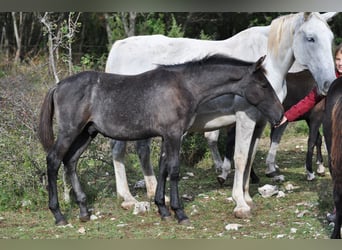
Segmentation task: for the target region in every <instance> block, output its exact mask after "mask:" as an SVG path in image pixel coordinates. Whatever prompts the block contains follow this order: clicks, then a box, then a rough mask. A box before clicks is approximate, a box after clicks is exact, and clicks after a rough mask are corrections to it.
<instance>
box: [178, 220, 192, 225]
mask: <svg viewBox="0 0 342 250" xmlns="http://www.w3.org/2000/svg"><path fill="white" fill-rule="evenodd" d="M178 223H179V224H180V225H190V224H191V222H190V220H189V219H184V220H181V221H178Z"/></svg>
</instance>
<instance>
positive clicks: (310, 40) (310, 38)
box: [306, 36, 315, 43]
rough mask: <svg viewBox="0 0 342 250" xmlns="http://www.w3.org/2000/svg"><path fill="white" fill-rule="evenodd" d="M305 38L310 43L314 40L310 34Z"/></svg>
mask: <svg viewBox="0 0 342 250" xmlns="http://www.w3.org/2000/svg"><path fill="white" fill-rule="evenodd" d="M306 40H307V41H308V42H311V43H314V42H315V38H313V37H312V36H308V37H307V38H306Z"/></svg>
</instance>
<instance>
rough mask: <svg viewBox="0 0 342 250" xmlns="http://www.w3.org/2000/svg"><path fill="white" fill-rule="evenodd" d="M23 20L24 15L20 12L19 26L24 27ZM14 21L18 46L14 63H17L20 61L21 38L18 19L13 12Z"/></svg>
mask: <svg viewBox="0 0 342 250" xmlns="http://www.w3.org/2000/svg"><path fill="white" fill-rule="evenodd" d="M22 18H23V13H22V12H19V25H20V26H21V25H22ZM12 20H13V29H14V36H15V41H16V44H17V51H16V53H15V57H14V63H17V62H18V61H19V59H20V53H21V37H20V35H21V34H19V31H18V25H17V18H16V14H15V12H12Z"/></svg>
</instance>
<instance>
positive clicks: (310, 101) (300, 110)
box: [285, 87, 323, 122]
mask: <svg viewBox="0 0 342 250" xmlns="http://www.w3.org/2000/svg"><path fill="white" fill-rule="evenodd" d="M322 98H323V96H320V95H318V94H317V88H316V87H314V88H313V89H312V90H311V91H310V93H309V94H308V95H307V96H305V97H304V98H303V99H302V100H300V101H299V102H298V103H297V104H295V105H293V106H292V107H291V108H290V109H289V110H287V111H286V112H285V116H286V118H287V120H288V121H289V122H292V121H295V120H296V119H298V118H299V117H300V116H302V115H304V114H305V113H306V112H308V111H309V110H310V109H312V108H313V107H314V106H315V105H316V103H317V102H319V101H320V100H322Z"/></svg>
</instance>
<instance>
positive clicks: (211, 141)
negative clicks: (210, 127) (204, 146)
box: [204, 130, 223, 172]
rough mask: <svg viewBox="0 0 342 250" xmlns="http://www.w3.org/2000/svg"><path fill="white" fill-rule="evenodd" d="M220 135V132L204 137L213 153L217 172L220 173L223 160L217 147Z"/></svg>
mask: <svg viewBox="0 0 342 250" xmlns="http://www.w3.org/2000/svg"><path fill="white" fill-rule="evenodd" d="M219 135H220V130H215V131H210V132H205V133H204V137H205V138H206V139H207V142H208V146H209V149H210V151H211V156H212V157H213V161H214V164H215V168H216V171H217V172H218V171H220V170H221V169H222V164H223V162H222V159H221V155H220V152H219V150H218V147H217V141H218V137H219Z"/></svg>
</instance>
